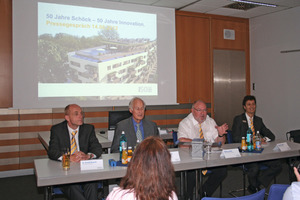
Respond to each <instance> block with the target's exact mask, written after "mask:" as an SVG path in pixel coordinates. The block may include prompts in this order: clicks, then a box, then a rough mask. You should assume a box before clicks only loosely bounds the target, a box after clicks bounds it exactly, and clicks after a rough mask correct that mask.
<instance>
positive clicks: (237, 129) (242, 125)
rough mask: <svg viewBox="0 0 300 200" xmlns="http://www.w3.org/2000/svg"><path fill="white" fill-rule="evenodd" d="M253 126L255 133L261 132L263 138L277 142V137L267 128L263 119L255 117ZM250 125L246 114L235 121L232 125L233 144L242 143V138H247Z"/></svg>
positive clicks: (237, 117)
mask: <svg viewBox="0 0 300 200" xmlns="http://www.w3.org/2000/svg"><path fill="white" fill-rule="evenodd" d="M253 125H254V130H255V133H256V132H257V131H259V133H260V135H261V136H262V137H268V138H270V139H271V140H272V141H273V140H275V135H274V134H273V133H272V132H271V131H270V130H269V129H268V128H267V127H266V126H265V124H264V123H263V120H262V118H260V117H258V116H256V115H254V117H253ZM248 129H249V125H248V122H247V118H246V115H245V113H243V114H241V115H238V116H236V117H235V118H234V120H233V125H232V139H233V142H241V140H242V137H246V134H247V130H248Z"/></svg>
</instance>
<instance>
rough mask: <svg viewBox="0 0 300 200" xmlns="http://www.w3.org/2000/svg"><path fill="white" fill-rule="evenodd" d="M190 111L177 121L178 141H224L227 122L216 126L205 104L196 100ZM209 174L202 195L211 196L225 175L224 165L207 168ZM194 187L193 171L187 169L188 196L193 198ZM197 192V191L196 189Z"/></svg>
mask: <svg viewBox="0 0 300 200" xmlns="http://www.w3.org/2000/svg"><path fill="white" fill-rule="evenodd" d="M191 111H192V113H190V114H189V115H188V116H187V117H186V118H184V119H183V120H182V121H181V122H180V123H179V128H178V139H179V141H180V142H191V141H192V139H194V138H201V139H204V140H206V141H208V142H211V143H213V142H222V144H224V143H225V137H224V136H225V134H226V130H227V129H228V125H227V124H223V125H222V126H217V124H216V122H215V120H213V119H212V118H210V117H209V116H208V115H207V108H206V104H205V103H204V102H203V101H201V100H198V101H196V102H195V103H194V104H193V106H192V109H191ZM209 170H210V171H211V172H212V173H211V174H210V176H209V178H208V179H207V181H206V182H205V183H204V184H203V186H202V191H203V194H201V195H204V196H211V195H212V194H213V193H214V191H215V190H216V189H217V187H218V186H219V185H220V183H221V182H222V181H223V180H224V179H225V177H226V175H227V168H226V167H216V168H210V169H209ZM194 188H195V171H194V170H191V171H188V186H187V189H188V198H189V199H193V190H194ZM196 192H197V191H196Z"/></svg>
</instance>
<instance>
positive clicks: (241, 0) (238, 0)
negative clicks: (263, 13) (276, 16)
mask: <svg viewBox="0 0 300 200" xmlns="http://www.w3.org/2000/svg"><path fill="white" fill-rule="evenodd" d="M231 1H234V2H241V3H248V4H254V5H259V6H268V7H272V8H276V7H277V5H275V4H268V3H261V2H255V1H246V0H231Z"/></svg>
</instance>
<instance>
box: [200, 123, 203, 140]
mask: <svg viewBox="0 0 300 200" xmlns="http://www.w3.org/2000/svg"><path fill="white" fill-rule="evenodd" d="M199 136H200V139H203V131H202V128H201V124H199Z"/></svg>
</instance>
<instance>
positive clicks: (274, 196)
mask: <svg viewBox="0 0 300 200" xmlns="http://www.w3.org/2000/svg"><path fill="white" fill-rule="evenodd" d="M289 186H290V185H288V184H273V185H271V187H270V190H269V196H268V200H282V197H283V194H284V192H285V191H286V189H287V188H288V187H289Z"/></svg>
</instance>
